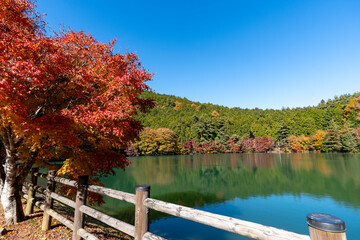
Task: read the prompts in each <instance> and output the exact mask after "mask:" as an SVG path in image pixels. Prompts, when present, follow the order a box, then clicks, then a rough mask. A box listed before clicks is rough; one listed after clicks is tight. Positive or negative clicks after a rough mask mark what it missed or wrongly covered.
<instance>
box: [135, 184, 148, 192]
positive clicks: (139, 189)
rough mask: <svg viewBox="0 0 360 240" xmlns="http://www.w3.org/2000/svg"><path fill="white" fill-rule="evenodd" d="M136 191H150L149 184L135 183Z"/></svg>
mask: <svg viewBox="0 0 360 240" xmlns="http://www.w3.org/2000/svg"><path fill="white" fill-rule="evenodd" d="M135 189H136V191H150V185H137V186H136V188H135Z"/></svg>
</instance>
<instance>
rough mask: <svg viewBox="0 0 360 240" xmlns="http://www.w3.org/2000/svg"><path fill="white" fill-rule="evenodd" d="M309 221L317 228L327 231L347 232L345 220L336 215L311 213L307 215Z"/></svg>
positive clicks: (310, 224)
mask: <svg viewBox="0 0 360 240" xmlns="http://www.w3.org/2000/svg"><path fill="white" fill-rule="evenodd" d="M306 219H307V223H308V224H309V226H311V227H313V228H317V229H320V230H323V231H326V232H337V233H340V232H345V231H346V227H345V222H344V221H343V220H342V219H340V218H338V217H335V216H332V215H329V214H325V213H309V214H308V215H307V216H306Z"/></svg>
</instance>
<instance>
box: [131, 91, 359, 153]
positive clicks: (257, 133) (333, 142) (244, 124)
mask: <svg viewBox="0 0 360 240" xmlns="http://www.w3.org/2000/svg"><path fill="white" fill-rule="evenodd" d="M142 97H143V98H146V99H153V100H154V101H155V103H156V107H155V108H154V109H152V110H151V111H150V112H148V113H140V115H139V116H138V120H140V121H141V122H142V124H143V126H144V129H143V131H142V132H141V134H140V139H138V140H137V141H136V142H134V143H132V144H130V145H129V146H128V148H127V150H126V152H127V154H128V155H130V156H138V155H168V154H193V153H204V154H205V153H241V152H274V151H280V152H299V151H319V152H359V151H360V127H359V126H360V121H359V120H360V118H359V112H360V93H355V94H352V95H350V94H346V95H341V96H339V97H334V98H333V99H329V100H327V101H324V100H322V101H321V102H320V103H319V104H318V105H317V106H313V107H303V108H292V109H290V108H283V109H281V110H273V109H266V110H263V109H258V108H255V109H241V108H228V107H223V106H219V105H214V104H209V103H205V104H202V103H199V102H192V101H189V100H188V99H186V98H180V97H175V96H170V95H164V94H157V93H154V92H145V93H143V96H142ZM249 101H251V99H249Z"/></svg>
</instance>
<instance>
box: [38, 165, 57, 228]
mask: <svg viewBox="0 0 360 240" xmlns="http://www.w3.org/2000/svg"><path fill="white" fill-rule="evenodd" d="M55 173H56V171H55V170H51V171H49V172H48V175H47V184H46V196H45V208H44V215H43V221H42V226H41V229H42V230H43V231H47V230H49V229H50V226H51V219H52V217H51V216H50V215H49V214H48V213H47V211H48V210H50V209H52V208H53V205H54V199H52V198H51V196H50V195H51V192H54V191H55V181H54V178H55Z"/></svg>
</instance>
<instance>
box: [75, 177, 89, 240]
mask: <svg viewBox="0 0 360 240" xmlns="http://www.w3.org/2000/svg"><path fill="white" fill-rule="evenodd" d="M88 185H89V176H80V177H79V178H78V186H77V192H76V201H75V210H74V230H73V237H72V239H73V240H80V239H81V237H80V236H79V235H78V234H77V232H78V230H79V229H80V228H84V214H83V213H82V212H80V207H81V206H82V205H86V198H87V188H88Z"/></svg>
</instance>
